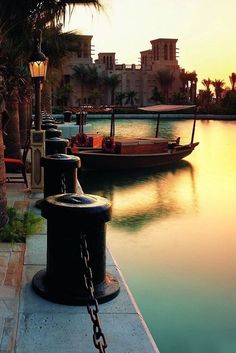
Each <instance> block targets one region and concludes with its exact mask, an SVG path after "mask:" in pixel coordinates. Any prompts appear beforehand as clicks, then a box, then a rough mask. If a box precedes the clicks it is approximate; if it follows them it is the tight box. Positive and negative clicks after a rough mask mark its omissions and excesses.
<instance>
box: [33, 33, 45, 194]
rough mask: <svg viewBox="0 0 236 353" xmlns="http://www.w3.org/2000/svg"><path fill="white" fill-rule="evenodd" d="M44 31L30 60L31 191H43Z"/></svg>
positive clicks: (37, 39) (37, 38) (37, 37)
mask: <svg viewBox="0 0 236 353" xmlns="http://www.w3.org/2000/svg"><path fill="white" fill-rule="evenodd" d="M41 43H42V31H41V30H37V31H35V37H34V50H33V53H32V55H31V57H30V59H29V69H30V74H31V77H32V80H33V82H34V85H35V117H34V126H35V130H32V131H31V152H32V154H31V190H32V191H42V189H43V175H42V174H43V170H42V168H41V165H40V161H41V157H42V156H44V154H45V132H44V131H43V130H41V123H42V111H41V87H42V83H43V81H44V79H45V77H46V72H47V64H48V59H47V58H46V56H45V55H44V54H43V53H42V52H41Z"/></svg>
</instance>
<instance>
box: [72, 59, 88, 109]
mask: <svg viewBox="0 0 236 353" xmlns="http://www.w3.org/2000/svg"><path fill="white" fill-rule="evenodd" d="M73 70H74V75H73V76H74V77H75V79H77V80H78V81H79V82H80V88H81V101H82V102H83V101H84V86H85V84H86V82H87V77H88V68H87V66H85V65H83V64H79V65H76V66H74V67H73Z"/></svg>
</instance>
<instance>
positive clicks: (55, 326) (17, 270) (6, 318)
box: [0, 184, 159, 353]
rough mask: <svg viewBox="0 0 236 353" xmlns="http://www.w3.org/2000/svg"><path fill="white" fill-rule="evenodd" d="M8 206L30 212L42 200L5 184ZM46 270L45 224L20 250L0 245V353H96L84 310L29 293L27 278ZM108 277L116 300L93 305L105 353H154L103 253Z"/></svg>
mask: <svg viewBox="0 0 236 353" xmlns="http://www.w3.org/2000/svg"><path fill="white" fill-rule="evenodd" d="M7 196H8V206H15V207H18V208H23V209H24V208H25V209H27V208H29V207H30V208H32V209H33V210H34V211H35V212H37V213H40V211H39V210H37V209H36V208H35V207H34V204H35V201H36V200H37V199H39V198H41V197H42V194H37V195H33V194H31V193H30V192H27V191H26V190H24V189H23V186H22V184H7ZM45 265H46V222H45V224H44V226H43V229H42V231H41V232H40V233H39V234H34V235H32V236H29V237H28V238H27V242H26V244H25V245H24V244H16V245H10V244H3V243H0V308H1V310H0V352H1V353H32V352H34V353H55V352H57V353H78V352H81V353H82V352H83V353H84V352H86V353H92V352H96V351H97V349H96V348H95V347H94V345H93V338H92V335H93V328H92V323H91V321H90V318H89V315H88V313H87V309H86V307H81V306H80V307H78V306H66V305H59V304H54V303H51V302H49V301H46V300H44V299H42V298H40V297H39V296H37V295H36V294H35V293H34V291H33V290H32V288H31V280H32V277H33V275H34V274H35V273H36V272H38V271H39V270H41V269H42V268H45ZM106 269H107V271H108V272H111V273H113V274H115V275H116V276H117V278H118V279H119V282H120V285H121V291H120V294H119V295H118V297H117V298H115V299H113V300H112V301H110V302H108V303H105V304H101V305H99V314H100V319H101V326H102V329H103V331H104V334H105V336H106V338H107V342H108V348H107V350H106V351H107V352H110V353H120V352H123V353H133V352H135V353H158V352H159V351H158V348H157V347H156V344H155V343H154V341H153V339H152V337H151V335H150V332H149V330H148V328H147V326H146V324H145V322H144V320H143V318H142V316H141V314H140V312H139V309H138V308H137V305H136V304H135V301H134V299H133V297H132V295H131V293H130V291H129V289H128V287H127V285H126V283H125V280H124V278H123V277H122V274H121V273H120V271H119V269H118V266H117V264H116V263H115V262H114V260H113V258H112V256H111V255H110V253H109V251H108V250H107V266H106Z"/></svg>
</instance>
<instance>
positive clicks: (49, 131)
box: [45, 128, 62, 139]
mask: <svg viewBox="0 0 236 353" xmlns="http://www.w3.org/2000/svg"><path fill="white" fill-rule="evenodd" d="M61 135H62V131H61V130H58V129H54V128H51V129H47V130H45V137H46V139H49V138H52V137H61Z"/></svg>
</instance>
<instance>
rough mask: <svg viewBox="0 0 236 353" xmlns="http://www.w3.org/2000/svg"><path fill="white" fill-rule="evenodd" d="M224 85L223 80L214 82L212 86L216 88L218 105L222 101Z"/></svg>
mask: <svg viewBox="0 0 236 353" xmlns="http://www.w3.org/2000/svg"><path fill="white" fill-rule="evenodd" d="M224 84H225V83H224V81H223V80H214V81H212V85H213V86H214V88H215V96H216V104H217V103H219V101H220V99H221V95H222V92H223V91H224Z"/></svg>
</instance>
